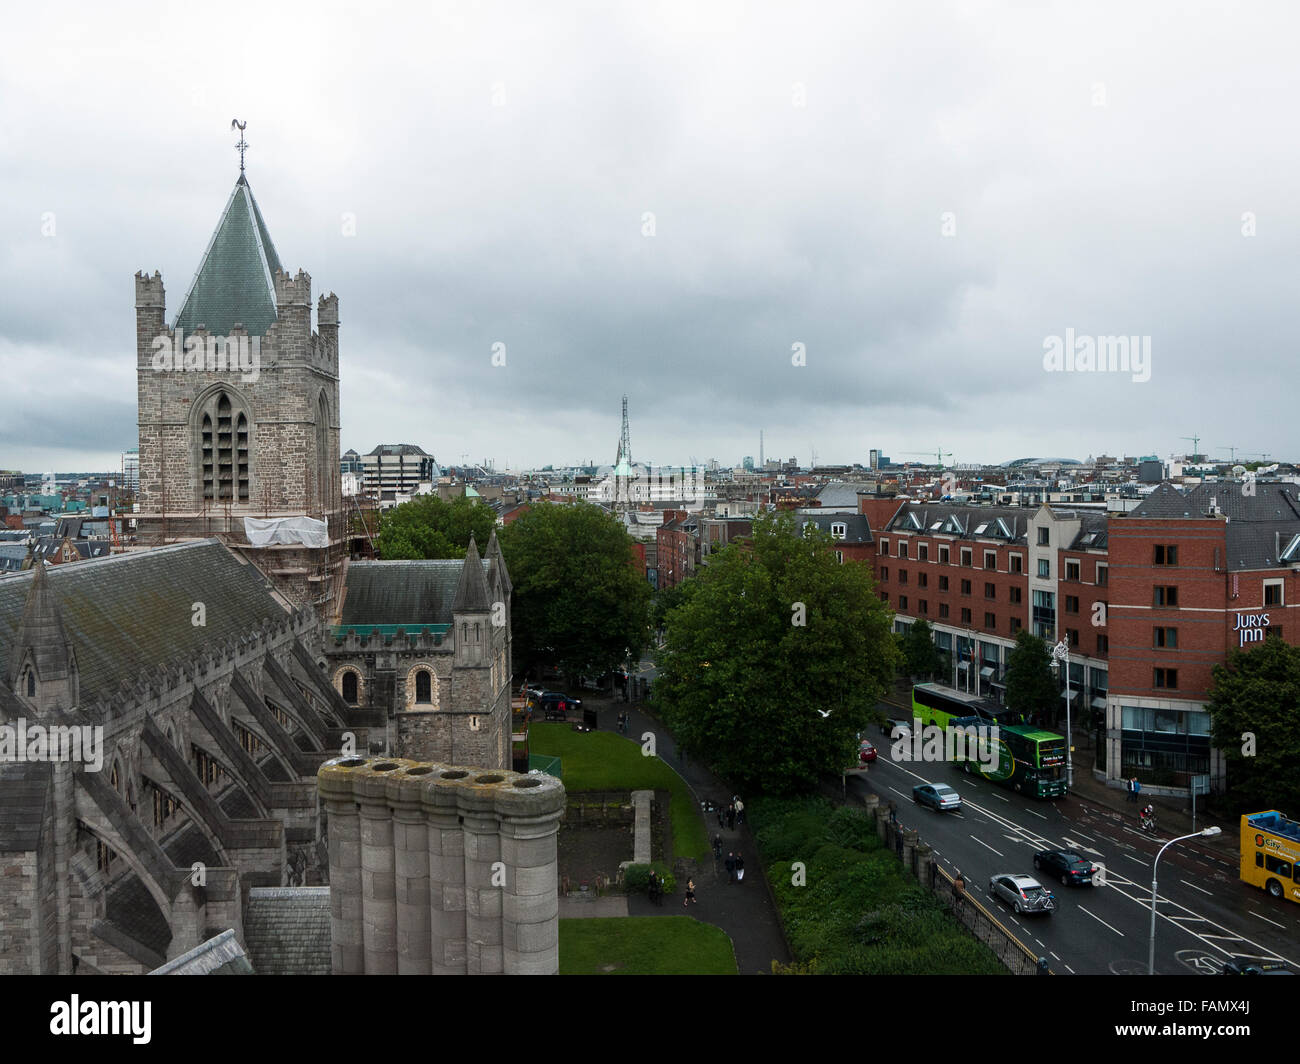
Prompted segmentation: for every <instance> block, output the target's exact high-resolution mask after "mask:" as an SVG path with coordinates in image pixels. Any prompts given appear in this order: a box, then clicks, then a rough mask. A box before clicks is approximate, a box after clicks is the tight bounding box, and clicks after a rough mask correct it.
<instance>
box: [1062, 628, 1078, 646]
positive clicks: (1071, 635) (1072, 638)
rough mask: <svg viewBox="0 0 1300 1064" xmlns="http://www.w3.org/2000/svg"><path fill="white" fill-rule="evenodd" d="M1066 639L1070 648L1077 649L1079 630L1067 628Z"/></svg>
mask: <svg viewBox="0 0 1300 1064" xmlns="http://www.w3.org/2000/svg"><path fill="white" fill-rule="evenodd" d="M1065 638H1066V641H1067V642H1068V643H1069V644H1070V646H1072V647H1077V646H1078V645H1079V629H1077V628H1067V629H1066V630H1065Z"/></svg>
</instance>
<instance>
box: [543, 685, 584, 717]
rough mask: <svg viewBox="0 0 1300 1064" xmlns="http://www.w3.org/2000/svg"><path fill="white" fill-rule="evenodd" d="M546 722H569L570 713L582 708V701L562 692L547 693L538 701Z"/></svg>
mask: <svg viewBox="0 0 1300 1064" xmlns="http://www.w3.org/2000/svg"><path fill="white" fill-rule="evenodd" d="M538 701H539V703H540V704H541V709H542V716H543V717H544V718H545V719H546V720H568V719H569V713H570V712H573V711H575V710H579V709H581V708H582V699H581V698H574V697H573V696H572V695H566V694H564V693H563V692H561V691H546V692H543V694H542V697H541V698H540V699H539V700H538Z"/></svg>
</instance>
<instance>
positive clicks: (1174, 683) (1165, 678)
mask: <svg viewBox="0 0 1300 1064" xmlns="http://www.w3.org/2000/svg"><path fill="white" fill-rule="evenodd" d="M1152 671H1153V672H1154V674H1155V676H1154V680H1153V682H1152V686H1153V687H1161V688H1166V689H1168V690H1171V691H1172V690H1176V689H1177V688H1178V670H1177V669H1154V670H1152Z"/></svg>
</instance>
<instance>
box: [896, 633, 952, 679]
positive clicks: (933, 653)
mask: <svg viewBox="0 0 1300 1064" xmlns="http://www.w3.org/2000/svg"><path fill="white" fill-rule="evenodd" d="M899 651H900V652H901V653H902V655H903V672H904V674H905V675H907V676H908V677H909V678H910V679H911V680H912V681H913V682H918V681H922V680H930V679H932V678H933V677H934V674H935V673H936V672H939V671H940V670H942V668H943V660H942V658H941V657H940V654H939V648H938V647H936V646H935V645H934V630H933V629H931V627H930V622H929V621H926V620H918V621H914V622H913V623H912V624H910V625H909V626H908V628H907V631H906V632H904V633H903V635H902V636H901V637H900V640H899Z"/></svg>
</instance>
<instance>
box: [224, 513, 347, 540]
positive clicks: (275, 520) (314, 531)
mask: <svg viewBox="0 0 1300 1064" xmlns="http://www.w3.org/2000/svg"><path fill="white" fill-rule="evenodd" d="M244 535H246V536H247V537H248V542H249V543H251V544H252V545H253V546H254V547H269V546H272V545H273V544H276V543H282V544H286V545H295V544H301V545H302V546H304V547H327V546H329V538H330V537H329V529H328V527H327V526H326V524H325V522H324V521H317V520H316V519H315V518H314V517H270V518H261V517H245V518H244Z"/></svg>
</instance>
